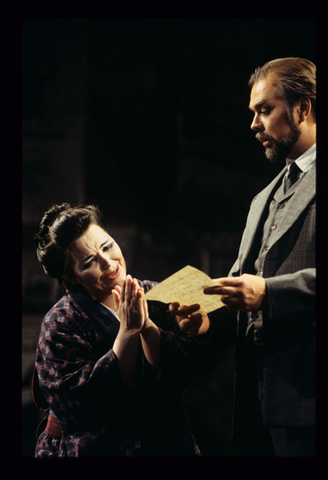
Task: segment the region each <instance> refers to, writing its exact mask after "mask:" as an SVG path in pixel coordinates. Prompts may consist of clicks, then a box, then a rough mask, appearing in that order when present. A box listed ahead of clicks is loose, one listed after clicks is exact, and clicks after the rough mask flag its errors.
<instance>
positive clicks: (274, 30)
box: [22, 19, 315, 456]
mask: <svg viewBox="0 0 328 480" xmlns="http://www.w3.org/2000/svg"><path fill="white" fill-rule="evenodd" d="M286 56H301V57H307V58H309V59H310V60H312V61H315V23H314V21H313V20H310V19H309V20H306V19H295V20H293V19H35V20H32V19H27V20H24V21H23V35H22V61H23V119H22V122H23V148H22V154H23V162H22V165H23V190H22V200H23V204H22V211H23V218H22V222H23V256H22V258H23V266H22V298H23V302H22V305H23V312H22V406H23V436H22V438H23V441H22V445H23V446H22V449H23V455H24V456H33V453H34V446H35V429H36V426H37V424H38V422H39V421H40V420H41V418H42V416H43V415H40V413H39V412H38V410H37V409H36V408H35V407H34V405H33V403H32V396H31V387H30V385H31V374H32V369H33V361H34V354H35V347H36V343H37V338H38V332H39V327H40V323H41V320H42V317H43V316H44V314H45V313H46V312H47V310H48V309H49V308H50V307H51V306H52V304H53V303H54V302H55V301H56V300H57V299H58V298H59V296H60V292H59V291H58V288H57V285H56V283H55V282H54V281H52V280H50V279H48V278H47V277H46V275H45V274H44V273H43V270H42V268H41V267H40V266H39V264H38V262H37V259H36V255H35V248H34V244H33V235H34V234H35V232H36V229H37V224H38V221H39V219H40V217H41V215H42V214H43V213H44V211H45V210H46V209H48V208H49V207H50V206H51V205H52V204H53V203H60V202H63V201H65V202H71V203H74V204H78V203H95V204H97V205H98V206H99V208H100V210H101V211H102V212H103V214H104V216H105V218H106V220H107V222H108V226H109V231H110V233H111V235H112V236H113V237H114V238H115V239H116V240H117V241H118V243H119V244H120V246H121V248H122V250H123V252H124V255H125V257H126V260H127V265H128V271H129V273H131V274H132V275H133V276H135V277H137V278H140V279H146V278H147V279H151V280H157V281H160V280H163V279H164V278H166V277H167V276H169V275H171V274H172V273H174V272H175V271H177V270H178V269H180V268H182V267H184V266H185V265H187V264H189V265H192V266H195V267H197V268H199V269H201V270H203V271H204V272H206V273H207V274H209V275H210V276H211V277H213V278H215V277H219V276H225V275H227V273H228V271H229V269H230V267H231V265H232V263H233V262H234V260H235V257H236V254H237V249H238V245H239V241H240V238H241V234H242V230H243V227H244V224H245V220H246V215H247V212H248V208H249V204H250V201H251V199H252V197H253V196H254V195H255V194H256V193H257V192H259V191H260V190H261V189H262V188H263V187H264V186H265V185H266V184H267V183H268V182H269V181H270V180H271V179H272V178H273V177H274V176H275V175H276V173H278V171H279V170H280V168H281V166H277V165H272V164H270V163H269V162H268V161H267V160H266V158H265V156H264V154H263V151H262V146H261V145H260V143H259V142H257V141H256V140H255V139H254V133H252V131H251V130H250V128H249V126H250V124H251V119H252V115H251V112H250V111H249V110H248V108H247V107H248V101H249V87H248V85H247V82H248V79H249V77H250V75H251V73H252V72H253V71H254V69H255V68H256V67H257V66H259V65H262V64H263V63H265V62H266V61H268V60H271V59H273V58H278V57H286ZM233 374H234V350H233V348H227V349H223V350H220V351H218V352H217V357H216V358H215V359H213V363H212V364H211V365H210V366H208V368H207V369H206V371H204V372H202V375H201V376H200V377H198V378H196V379H195V381H194V383H193V384H192V385H191V386H190V388H189V389H188V390H187V391H186V394H185V401H186V405H187V408H188V411H189V415H190V418H191V422H192V424H193V428H194V433H195V436H196V438H197V440H198V442H199V444H200V447H201V449H202V451H203V454H204V455H205V456H233V455H237V454H238V452H236V450H235V449H234V447H233V445H232V441H231V410H232V392H233Z"/></svg>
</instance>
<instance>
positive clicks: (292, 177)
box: [285, 162, 302, 193]
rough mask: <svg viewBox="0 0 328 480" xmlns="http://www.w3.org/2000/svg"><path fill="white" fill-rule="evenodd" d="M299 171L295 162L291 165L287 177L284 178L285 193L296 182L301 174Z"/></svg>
mask: <svg viewBox="0 0 328 480" xmlns="http://www.w3.org/2000/svg"><path fill="white" fill-rule="evenodd" d="M301 171H302V170H301V169H300V168H299V167H298V166H297V164H296V163H295V162H293V163H292V164H291V166H290V167H289V175H288V177H287V178H286V183H285V193H286V192H287V191H288V190H289V189H290V187H291V186H292V185H293V184H294V183H295V182H296V180H298V177H299V174H300V173H301Z"/></svg>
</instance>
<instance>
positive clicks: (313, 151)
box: [286, 143, 317, 173]
mask: <svg viewBox="0 0 328 480" xmlns="http://www.w3.org/2000/svg"><path fill="white" fill-rule="evenodd" d="M316 158H317V144H316V143H314V144H313V145H312V146H311V147H310V148H308V149H307V150H306V151H305V152H304V153H302V155H301V156H300V157H298V158H297V159H296V160H295V163H296V164H297V166H298V167H299V168H300V169H301V170H302V172H304V173H305V172H308V171H309V170H310V168H311V167H312V165H313V164H314V163H315V161H316ZM292 162H293V160H291V159H290V158H287V159H286V163H287V166H288V167H289V166H290V165H291V163H292ZM288 170H289V168H288Z"/></svg>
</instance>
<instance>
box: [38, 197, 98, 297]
mask: <svg viewBox="0 0 328 480" xmlns="http://www.w3.org/2000/svg"><path fill="white" fill-rule="evenodd" d="M91 224H95V225H99V226H100V227H102V228H104V229H105V226H104V222H103V219H102V216H101V213H100V211H99V209H98V207H96V206H95V205H78V206H71V205H70V204H68V203H61V204H58V205H53V206H52V207H51V208H49V210H47V211H46V212H45V213H44V215H43V217H42V218H41V220H40V222H39V229H38V232H37V233H36V235H35V236H34V240H35V242H36V245H37V250H36V253H37V257H38V260H39V262H40V263H41V264H42V266H43V269H44V271H45V272H46V274H47V275H49V276H50V277H52V278H55V279H57V280H58V282H59V284H60V285H61V286H62V287H63V289H64V291H65V292H66V293H67V292H68V291H77V290H79V289H80V287H79V286H78V285H76V284H73V283H72V282H70V281H69V280H67V279H64V278H63V275H65V276H66V277H67V278H72V266H71V262H70V260H71V259H70V248H71V245H72V243H73V242H74V241H75V240H77V239H78V238H79V237H81V236H82V235H83V234H84V233H85V232H86V230H87V229H88V227H89V226H90V225H91Z"/></svg>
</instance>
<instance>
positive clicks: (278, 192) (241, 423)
mask: <svg viewBox="0 0 328 480" xmlns="http://www.w3.org/2000/svg"><path fill="white" fill-rule="evenodd" d="M249 85H250V86H251V94H250V102H249V108H250V110H251V111H252V112H253V113H254V118H253V122H252V124H251V129H252V130H254V132H256V138H257V139H258V140H259V141H260V142H261V143H262V144H263V147H264V149H265V154H266V157H267V158H268V159H269V160H270V161H281V160H283V161H284V162H285V166H284V168H283V170H282V171H281V172H280V173H279V175H278V176H277V177H276V178H275V179H274V180H273V181H272V182H271V183H270V184H269V185H268V186H267V187H266V188H265V189H264V190H263V191H262V192H260V193H259V194H258V195H257V196H256V197H255V198H254V199H253V202H252V204H251V207H250V211H249V214H248V218H247V223H246V227H245V230H244V233H243V237H242V240H241V244H240V249H239V253H238V258H237V260H236V262H235V264H234V265H233V267H232V269H231V270H230V272H229V275H228V277H227V278H218V279H216V283H217V285H216V286H213V287H208V288H206V289H205V290H204V292H205V293H206V294H211V295H213V294H214V295H217V294H218V295H222V301H223V303H224V304H225V305H226V306H227V307H228V310H229V311H230V313H233V312H237V313H236V315H237V348H236V389H235V409H234V433H235V439H236V445H237V446H239V448H240V451H241V455H246V456H313V455H314V454H315V370H314V368H315V364H314V363H315V353H314V349H315V340H314V339H315V337H314V329H315V179H316V178H315V160H316V143H315V142H316V109H315V106H316V103H315V102H316V79H315V66H314V65H313V63H312V62H310V61H308V60H306V59H302V58H283V59H277V60H273V61H271V62H268V63H267V64H265V65H264V66H263V67H261V68H258V69H256V71H255V72H254V74H253V75H252V76H251V78H250V82H249ZM295 166H296V171H294V172H293V168H294V167H295ZM289 175H291V176H292V177H294V178H292V179H290V178H289ZM220 310H222V311H223V310H225V309H224V308H223V309H220ZM220 310H218V311H217V312H216V313H215V314H216V316H217V317H219V316H220ZM176 313H177V315H179V314H180V327H181V329H182V330H184V331H186V332H189V333H194V332H195V321H196V319H197V318H198V317H197V316H196V315H190V318H185V317H186V315H184V314H183V313H184V312H183V309H180V310H177V311H176ZM187 313H191V312H190V311H188V312H187ZM212 317H213V318H211V315H210V320H211V327H210V329H209V331H211V329H212V330H214V331H215V328H216V325H215V324H216V322H215V318H214V317H215V315H213V316H212ZM204 320H205V321H203V323H202V325H201V327H200V329H198V334H201V333H204V332H205V331H206V330H207V329H208V319H204ZM197 328H198V324H196V329H197ZM212 337H213V335H212Z"/></svg>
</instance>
